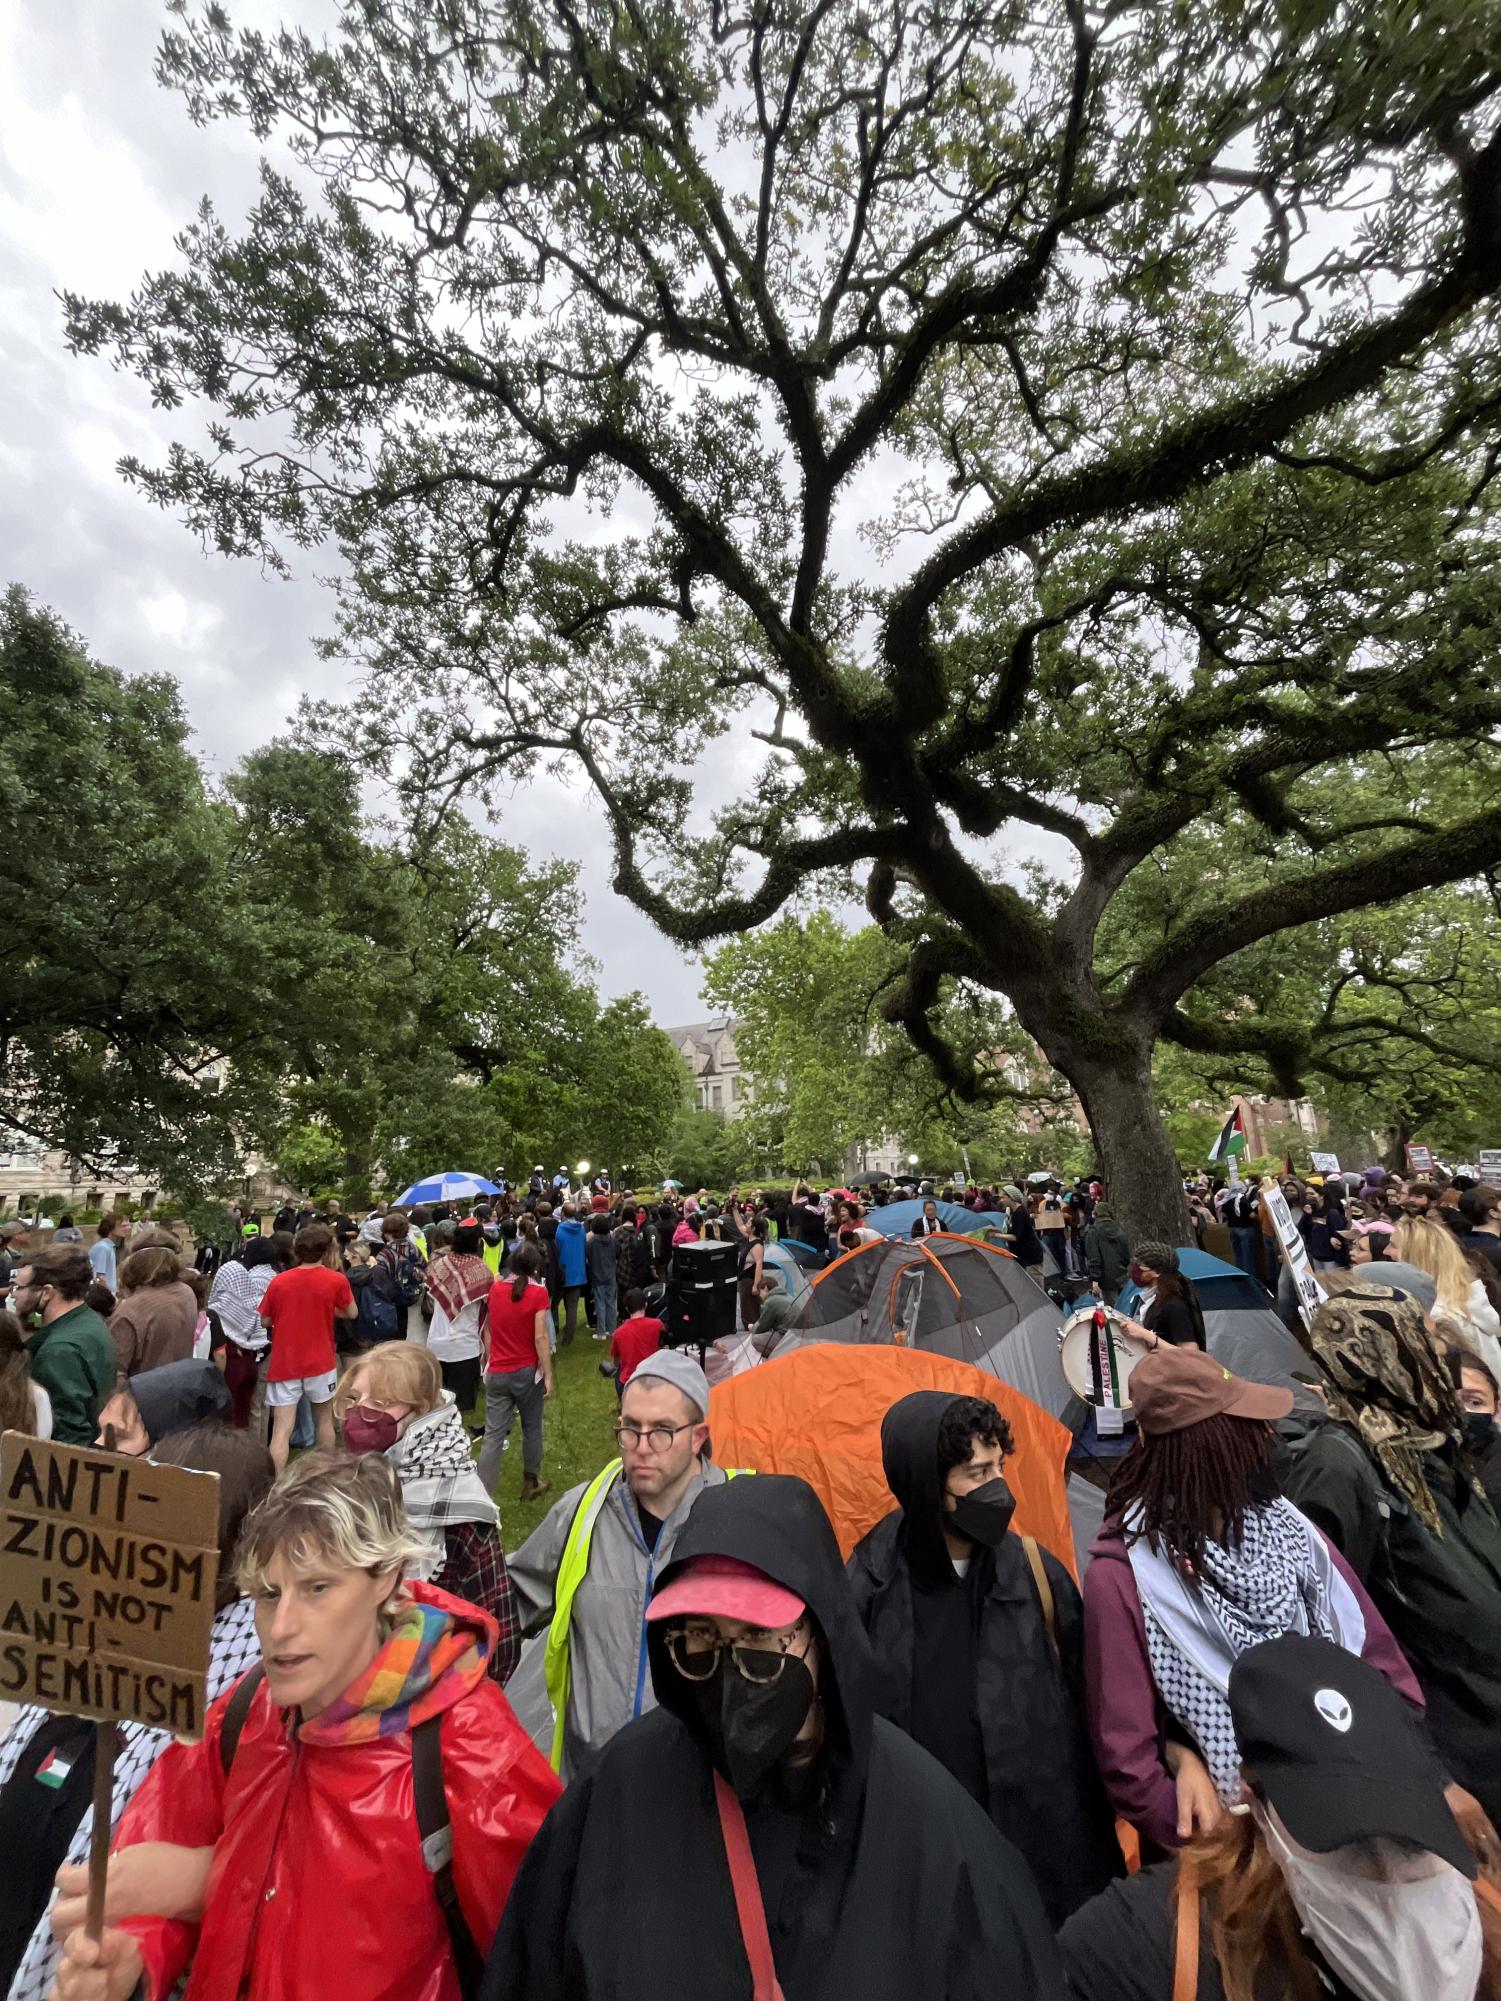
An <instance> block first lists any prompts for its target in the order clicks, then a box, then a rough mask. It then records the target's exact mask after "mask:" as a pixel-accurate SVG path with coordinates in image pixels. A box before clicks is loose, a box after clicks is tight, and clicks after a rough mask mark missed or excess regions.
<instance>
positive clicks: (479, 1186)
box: [392, 1174, 500, 1209]
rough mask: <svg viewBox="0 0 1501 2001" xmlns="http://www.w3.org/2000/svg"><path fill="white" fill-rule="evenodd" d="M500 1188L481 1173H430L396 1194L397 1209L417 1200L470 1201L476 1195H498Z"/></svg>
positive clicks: (414, 1203)
mask: <svg viewBox="0 0 1501 2001" xmlns="http://www.w3.org/2000/svg"><path fill="white" fill-rule="evenodd" d="M499 1193H500V1190H499V1189H498V1188H497V1187H496V1185H495V1183H494V1182H493V1181H486V1179H485V1177H484V1175H483V1174H430V1175H429V1176H428V1177H427V1179H426V1181H414V1182H413V1183H412V1185H411V1187H410V1188H409V1189H407V1191H406V1193H405V1194H404V1195H398V1196H397V1198H396V1200H395V1202H394V1204H393V1205H392V1206H393V1207H394V1208H397V1209H413V1208H415V1207H416V1206H417V1204H418V1203H419V1202H472V1201H473V1199H474V1197H475V1196H476V1195H498V1194H499Z"/></svg>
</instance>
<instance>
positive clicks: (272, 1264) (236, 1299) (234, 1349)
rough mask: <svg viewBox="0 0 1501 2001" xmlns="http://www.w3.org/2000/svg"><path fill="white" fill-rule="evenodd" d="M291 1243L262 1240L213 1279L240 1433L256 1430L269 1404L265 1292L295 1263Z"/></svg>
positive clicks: (226, 1373)
mask: <svg viewBox="0 0 1501 2001" xmlns="http://www.w3.org/2000/svg"><path fill="white" fill-rule="evenodd" d="M290 1253H291V1240H290V1239H289V1238H286V1237H281V1238H277V1237H257V1238H255V1239H254V1240H253V1241H252V1242H251V1243H248V1244H247V1245H246V1246H245V1251H244V1255H243V1256H242V1257H239V1258H228V1259H226V1260H225V1262H224V1263H223V1264H221V1265H220V1266H219V1268H218V1270H217V1271H216V1272H215V1273H214V1279H213V1284H212V1286H211V1287H210V1288H209V1296H208V1303H209V1305H210V1306H211V1307H212V1308H213V1310H214V1311H215V1312H216V1313H217V1314H218V1316H219V1325H220V1326H221V1327H222V1328H223V1329H224V1341H225V1347H224V1379H225V1381H226V1382H227V1383H228V1384H229V1393H230V1396H231V1397H232V1398H233V1401H234V1417H233V1420H232V1421H233V1422H234V1423H235V1424H237V1425H239V1426H240V1428H241V1430H245V1429H247V1428H250V1427H251V1426H252V1425H255V1426H256V1428H257V1431H258V1423H257V1420H258V1419H259V1416H260V1408H259V1407H260V1406H262V1405H263V1402H264V1399H263V1398H262V1397H260V1396H259V1395H258V1394H257V1392H258V1391H259V1390H260V1387H261V1364H262V1363H263V1362H264V1361H265V1358H266V1349H267V1346H268V1345H269V1344H268V1342H267V1338H266V1330H265V1328H264V1327H263V1326H262V1325H261V1301H262V1300H263V1299H264V1298H265V1296H266V1287H267V1286H268V1285H269V1284H270V1283H271V1281H272V1279H273V1278H275V1276H276V1274H277V1273H278V1272H279V1271H285V1270H286V1268H287V1266H288V1264H289V1263H290V1262H291V1257H290Z"/></svg>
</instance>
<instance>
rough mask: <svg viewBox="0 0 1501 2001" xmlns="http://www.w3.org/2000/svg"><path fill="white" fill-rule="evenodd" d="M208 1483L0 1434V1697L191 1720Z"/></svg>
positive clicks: (201, 1645) (198, 1703) (203, 1654)
mask: <svg viewBox="0 0 1501 2001" xmlns="http://www.w3.org/2000/svg"><path fill="white" fill-rule="evenodd" d="M218 1567H219V1480H218V1475H217V1474H214V1473H190V1472H188V1471H186V1470H185V1469H184V1468H182V1467H180V1466H153V1465H151V1464H149V1463H148V1462H147V1461H146V1460H144V1459H127V1458H123V1457H120V1456H118V1455H116V1454H114V1453H110V1452H90V1451H85V1450H83V1449H82V1448H81V1447H79V1446H75V1445H53V1444H50V1443H44V1442H43V1441H42V1440H40V1439H36V1438H28V1437H25V1436H24V1435H23V1434H22V1433H20V1432H16V1431H8V1432H6V1434H5V1436H4V1439H3V1440H0V1700H4V1701H7V1702H37V1703H40V1704H41V1705H42V1706H43V1707H44V1708H46V1709H61V1710H66V1711H67V1712H68V1713H69V1714H71V1715H74V1716H93V1717H97V1718H100V1719H108V1720H110V1721H115V1720H118V1719H121V1718H129V1719H132V1720H134V1721H135V1722H137V1723H147V1724H150V1725H152V1726H153V1727H154V1728H156V1729H159V1730H170V1731H171V1732H172V1733H173V1735H174V1736H178V1737H197V1736H201V1735H202V1731H203V1713H204V1709H205V1707H206V1701H205V1696H206V1688H207V1678H208V1658H209V1635H210V1630H211V1628H212V1626H213V1623H214V1585H215V1582H216V1578H217V1573H218Z"/></svg>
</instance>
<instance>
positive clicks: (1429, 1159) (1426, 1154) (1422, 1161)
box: [1407, 1146, 1433, 1174]
mask: <svg viewBox="0 0 1501 2001" xmlns="http://www.w3.org/2000/svg"><path fill="white" fill-rule="evenodd" d="M1407 1166H1408V1169H1409V1171H1410V1172H1411V1173H1413V1174H1432V1172H1433V1148H1432V1147H1431V1146H1410V1147H1408V1149H1407Z"/></svg>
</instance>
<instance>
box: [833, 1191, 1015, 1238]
mask: <svg viewBox="0 0 1501 2001" xmlns="http://www.w3.org/2000/svg"><path fill="white" fill-rule="evenodd" d="M929 1199H931V1198H929ZM933 1206H934V1208H935V1209H936V1210H937V1211H938V1220H939V1222H940V1223H942V1225H943V1227H944V1228H945V1229H946V1230H951V1231H952V1232H953V1234H954V1235H955V1236H956V1237H967V1236H970V1235H972V1234H974V1233H975V1232H977V1231H979V1230H983V1229H984V1228H985V1227H986V1225H987V1224H988V1225H989V1227H990V1228H991V1229H992V1230H1004V1229H1005V1227H1006V1218H1005V1217H1004V1216H998V1215H996V1214H995V1213H994V1211H988V1212H986V1213H985V1214H984V1215H976V1213H975V1211H974V1210H973V1209H965V1208H963V1207H961V1205H960V1204H959V1203H957V1202H934V1203H933ZM923 1208H924V1203H923V1202H921V1201H917V1202H887V1203H885V1204H883V1205H882V1207H880V1208H879V1209H877V1208H874V1207H872V1208H870V1209H867V1210H866V1212H865V1221H866V1223H867V1224H868V1225H869V1227H870V1228H871V1229H872V1230H874V1231H875V1232H876V1233H877V1234H878V1235H879V1236H882V1237H908V1236H910V1235H911V1234H912V1225H913V1224H914V1223H915V1222H916V1221H917V1219H918V1217H919V1216H921V1214H922V1212H923Z"/></svg>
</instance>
